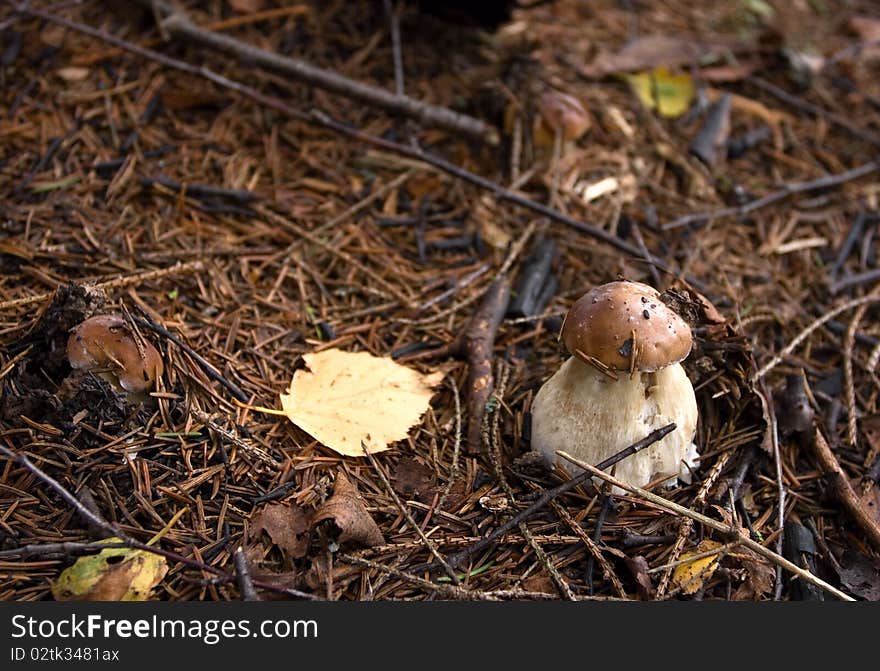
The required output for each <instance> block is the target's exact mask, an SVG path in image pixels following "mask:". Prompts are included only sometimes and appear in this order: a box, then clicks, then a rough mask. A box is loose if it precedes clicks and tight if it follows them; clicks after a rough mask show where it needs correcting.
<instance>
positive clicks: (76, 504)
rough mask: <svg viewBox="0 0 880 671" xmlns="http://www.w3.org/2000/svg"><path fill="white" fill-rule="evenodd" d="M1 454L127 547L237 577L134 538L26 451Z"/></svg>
mask: <svg viewBox="0 0 880 671" xmlns="http://www.w3.org/2000/svg"><path fill="white" fill-rule="evenodd" d="M0 455H3V456H4V457H7V458H8V459H10V460H12V462H13V463H16V464H20V465H21V466H23V467H24V468H26V469H27V470H28V471H30V472H31V473H32V474H33V475H35V476H36V477H37V478H39V479H40V480H42V481H43V482H45V483H46V484H47V485H49V486H50V487H51V488H52V489H54V490H55V492H57V493H58V494H59V495H60V496H61V498H62V499H64V501H65V502H66V503H67V504H68V505H70V506H71V507H72V508H73V509H74V510H75V511H76V512H77V513H79V514H80V516H82V517H83V518H84V519H86V520H88V521H89V522H90V523H91V524H93V525H94V526H96V527H98V528H100V529H103V530H104V531H106V532H107V533H108V535H109V536H112V537H116V538H119V539H121V540H122V541H123V542H124V543H125V545H126V546H127V547H130V548H133V549H135V550H143V551H145V552H152V553H153V554H157V555H159V556H161V557H164V558H165V559H169V560H171V561H173V562H177V563H179V564H183V565H184V566H188V567H189V568H194V569H198V570H200V571H206V572H208V573H213V574H214V575H216V576H219V577H221V578H222V579H224V580H225V581H231V580H233V579H234V576H233V575H231V574H230V573H228V572H226V571H224V570H223V569H221V568H217V567H216V566H211V565H210V564H205V563H204V562H201V561H197V560H195V559H190V558H189V557H184V556H183V555H181V554H178V553H176V552H171V551H170V550H163V549H162V548H160V547H158V546H155V545H147V544H146V543H142V542H141V541H139V540H137V539H136V538H132V537H131V536H129V535H128V534H125V533H124V532H122V531H120V530H119V529H117V528H116V527H114V526H113V525H112V524H110V523H109V522H107V521H106V520H105V519H103V518H101V517H100V516H99V515H96V514H95V513H93V512H92V511H90V510H89V509H88V508H86V507H85V506H84V505H83V504H82V503H80V501H79V500H77V498H76V497H75V496H74V495H73V494H71V493H70V492H69V491H68V490H67V489H66V488H65V487H64V486H63V485H62V484H61V483H60V482H58V481H57V480H56V479H55V478H53V477H52V476H51V475H49V474H48V473H45V472H44V471H43V470H42V469H40V468H39V467H38V466H37V465H36V464H34V462H32V461H31V460H30V459H29V458H28V457H27V456H26V455H24V454H17V453H15V452H13V451H12V450H10V449H9V448H7V447H5V446H3V445H0ZM253 582H254V585H256V586H258V587H262V588H264V589H269V590H272V591H275V592H278V593H281V594H286V595H288V596H296V597H297V598H302V599H309V600H315V599H317V597H315V596H314V595H312V594H307V593H306V592H300V591H298V590H293V589H289V588H284V587H279V586H277V585H274V584H272V583H270V582H266V581H257V580H254V581H253Z"/></svg>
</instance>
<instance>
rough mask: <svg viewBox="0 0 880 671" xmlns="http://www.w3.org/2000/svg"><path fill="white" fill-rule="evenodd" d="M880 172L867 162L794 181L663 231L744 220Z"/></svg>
mask: <svg viewBox="0 0 880 671" xmlns="http://www.w3.org/2000/svg"><path fill="white" fill-rule="evenodd" d="M877 170H880V161H869V162H868V163H863V164H862V165H860V166H857V167H855V168H853V169H851V170H846V171H845V172H841V173H838V174H834V175H825V176H823V177H818V178H817V179H812V180H809V181H807V182H790V183H788V184H784V185H783V186H782V187H781V188H779V189H778V190H776V191H773V192H771V193H768V194H767V195H766V196H762V197H761V198H756V199H755V200H750V201H749V202H748V203H746V204H745V205H737V206H734V207H722V208H720V209H717V210H712V211H710V212H698V213H696V214H688V215H685V216H684V217H679V218H678V219H674V220H672V221H670V222H667V223H665V224H663V225H662V226H661V228H662V229H663V230H664V231H668V230H671V229H673V228H681V227H682V226H690V225H693V224H705V223H706V222H709V221H712V220H714V219H721V218H723V217H744V216H746V215H747V214H751V213H752V212H754V211H755V210H760V209H761V208H764V207H767V206H768V205H773V204H774V203H778V202H779V201H781V200H785V199H786V198H789V197H791V196H794V195H796V194H799V193H807V192H809V191H815V190H817V189H831V188H834V187H837V186H840V185H842V184H846V183H847V182H852V181H854V180H857V179H859V178H860V177H864V176H865V175H870V174H871V173H873V172H876V171H877Z"/></svg>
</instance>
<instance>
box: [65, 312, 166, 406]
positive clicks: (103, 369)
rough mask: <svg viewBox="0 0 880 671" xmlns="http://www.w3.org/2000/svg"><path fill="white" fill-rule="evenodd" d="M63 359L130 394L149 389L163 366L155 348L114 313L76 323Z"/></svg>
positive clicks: (144, 391) (160, 373) (72, 365)
mask: <svg viewBox="0 0 880 671" xmlns="http://www.w3.org/2000/svg"><path fill="white" fill-rule="evenodd" d="M67 358H68V360H69V361H70V365H71V367H72V368H75V369H79V370H85V371H91V372H93V373H95V374H96V375H99V376H100V377H101V378H102V379H104V380H106V381H107V382H108V383H109V384H110V385H111V386H112V387H113V388H114V389H116V390H117V391H120V392H128V393H129V394H133V395H143V394H144V393H146V392H147V391H149V390H150V389H151V388H152V387H153V385H154V384H155V383H156V378H158V377H159V376H160V375H162V371H163V369H164V366H163V364H162V356H161V355H160V354H159V352H158V350H157V349H156V348H155V347H153V346H152V345H151V344H150V343H149V342H147V341H146V340H144V339H143V338H139V337H136V335H135V334H134V333H133V332H132V331H131V329H130V327H129V326H128V324H126V322H125V320H124V319H123V318H122V317H120V316H118V315H97V316H95V317H91V318H89V319H86V320H85V321H83V322H81V323H80V324H79V325H78V326H76V327H75V328H74V329H73V331H72V332H71V334H70V337H69V338H68V339H67Z"/></svg>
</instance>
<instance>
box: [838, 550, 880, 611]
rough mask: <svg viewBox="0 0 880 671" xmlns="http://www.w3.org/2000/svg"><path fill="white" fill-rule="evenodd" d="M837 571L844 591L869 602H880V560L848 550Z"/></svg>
mask: <svg viewBox="0 0 880 671" xmlns="http://www.w3.org/2000/svg"><path fill="white" fill-rule="evenodd" d="M836 569H837V574H838V575H839V576H840V584H841V586H842V587H843V588H844V589H846V590H848V591H850V592H852V593H853V594H855V595H856V596H860V597H862V598H863V599H865V600H867V601H880V559H875V558H871V557H867V556H865V555H863V554H862V553H861V552H857V551H855V550H847V551H846V552H845V553H844V555H843V556H842V557H841V558H840V565H839V566H838V567H836Z"/></svg>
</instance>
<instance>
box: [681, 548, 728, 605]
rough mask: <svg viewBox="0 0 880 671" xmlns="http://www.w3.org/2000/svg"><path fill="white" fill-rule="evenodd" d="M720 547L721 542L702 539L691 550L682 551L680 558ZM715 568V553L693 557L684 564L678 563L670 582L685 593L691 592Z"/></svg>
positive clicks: (716, 561) (709, 575)
mask: <svg viewBox="0 0 880 671" xmlns="http://www.w3.org/2000/svg"><path fill="white" fill-rule="evenodd" d="M720 547H721V543H718V542H717V541H711V540H709V539H705V540H703V541H700V543H699V545H697V547H695V548H694V549H693V550H690V551H689V552H682V553H681V558H682V559H687V558H688V557H694V556H696V555H701V554H703V553H705V552H709V551H711V550H717V549H718V548H720ZM717 568H718V554H717V553H716V554H711V555H709V556H708V557H701V558H700V559H694V560H693V561H689V562H685V563H684V564H679V565H678V566H676V567H675V570H674V571H673V572H672V584H673V585H674V586H675V587H680V588H681V591H682V592H683V593H685V594H693V593H694V592H696V591H697V590H698V589H700V587H702V586H703V584H704V583H705V582H706V581H707V580H708V579H709V578H711V577H712V574H713V573H715V569H717Z"/></svg>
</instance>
